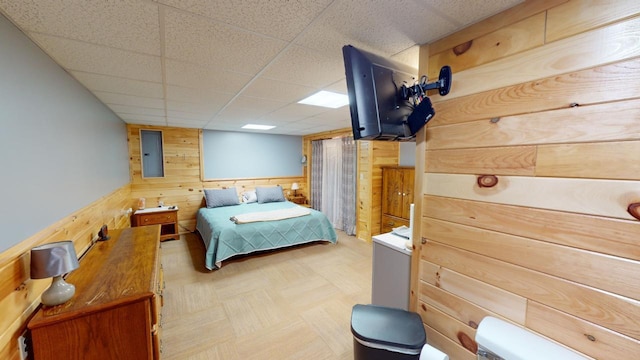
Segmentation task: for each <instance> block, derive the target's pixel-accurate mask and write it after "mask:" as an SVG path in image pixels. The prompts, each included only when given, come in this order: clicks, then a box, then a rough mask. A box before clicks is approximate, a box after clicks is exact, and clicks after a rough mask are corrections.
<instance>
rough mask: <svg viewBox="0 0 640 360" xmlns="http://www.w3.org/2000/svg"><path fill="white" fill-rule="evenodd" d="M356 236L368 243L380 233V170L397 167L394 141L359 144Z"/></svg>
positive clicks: (398, 148)
mask: <svg viewBox="0 0 640 360" xmlns="http://www.w3.org/2000/svg"><path fill="white" fill-rule="evenodd" d="M356 144H357V147H358V170H357V171H358V173H357V174H358V179H357V187H358V199H357V204H356V212H357V216H356V236H357V237H358V239H361V240H365V241H368V242H371V241H372V239H371V237H372V236H373V235H376V234H380V233H381V232H382V226H381V217H382V168H383V167H385V166H397V165H398V163H399V158H400V145H399V143H397V142H394V141H366V140H358V141H357V143H356Z"/></svg>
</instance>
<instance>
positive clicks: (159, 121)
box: [116, 112, 167, 125]
mask: <svg viewBox="0 0 640 360" xmlns="http://www.w3.org/2000/svg"><path fill="white" fill-rule="evenodd" d="M116 115H118V117H120V119H122V120H124V121H125V122H127V123H129V124H149V125H166V124H167V121H166V119H165V117H164V116H153V115H140V114H129V113H118V112H116Z"/></svg>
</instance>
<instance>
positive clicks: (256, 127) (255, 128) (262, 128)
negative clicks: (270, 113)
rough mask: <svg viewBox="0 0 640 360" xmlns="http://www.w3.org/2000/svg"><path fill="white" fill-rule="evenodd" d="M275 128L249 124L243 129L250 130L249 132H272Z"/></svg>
mask: <svg viewBox="0 0 640 360" xmlns="http://www.w3.org/2000/svg"><path fill="white" fill-rule="evenodd" d="M274 127H275V126H272V125H257V124H247V125H245V126H243V127H242V128H243V129H249V130H271V129H273V128H274Z"/></svg>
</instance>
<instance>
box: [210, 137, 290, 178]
mask: <svg viewBox="0 0 640 360" xmlns="http://www.w3.org/2000/svg"><path fill="white" fill-rule="evenodd" d="M202 144H203V145H202V147H203V157H204V177H205V179H228V178H256V177H278V176H302V173H303V171H302V169H303V167H302V164H301V162H300V160H301V158H302V137H301V136H291V135H271V134H256V133H244V132H231V131H214V130H204V131H203V133H202Z"/></svg>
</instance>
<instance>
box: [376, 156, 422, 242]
mask: <svg viewBox="0 0 640 360" xmlns="http://www.w3.org/2000/svg"><path fill="white" fill-rule="evenodd" d="M414 177H415V169H414V168H411V167H384V168H382V218H381V219H380V230H381V231H382V233H387V232H390V231H391V230H392V229H393V228H396V227H399V226H402V225H404V226H407V227H408V226H409V220H410V214H409V213H410V208H411V203H413V184H414Z"/></svg>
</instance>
